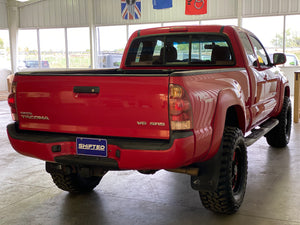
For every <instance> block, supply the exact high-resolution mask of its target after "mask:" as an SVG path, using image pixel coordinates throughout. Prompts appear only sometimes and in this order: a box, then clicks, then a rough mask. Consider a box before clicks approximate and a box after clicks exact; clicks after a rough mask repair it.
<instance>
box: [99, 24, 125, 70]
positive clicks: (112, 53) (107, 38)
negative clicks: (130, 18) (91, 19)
mask: <svg viewBox="0 0 300 225" xmlns="http://www.w3.org/2000/svg"><path fill="white" fill-rule="evenodd" d="M97 34H98V37H97V40H98V42H97V43H98V50H97V61H96V62H95V66H96V68H118V67H119V66H120V63H121V59H122V55H123V51H124V48H125V46H126V43H127V38H126V26H107V27H97Z"/></svg>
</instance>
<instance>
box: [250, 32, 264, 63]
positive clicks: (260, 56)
mask: <svg viewBox="0 0 300 225" xmlns="http://www.w3.org/2000/svg"><path fill="white" fill-rule="evenodd" d="M250 40H251V42H252V44H253V47H254V51H255V53H256V55H257V57H258V62H259V64H260V65H261V66H268V65H269V61H268V56H267V53H266V51H265V49H264V47H263V46H262V45H261V43H260V42H259V41H258V40H257V39H256V38H254V37H252V36H250Z"/></svg>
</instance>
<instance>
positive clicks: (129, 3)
mask: <svg viewBox="0 0 300 225" xmlns="http://www.w3.org/2000/svg"><path fill="white" fill-rule="evenodd" d="M121 14H122V18H123V19H124V20H134V19H139V18H140V17H141V0H121Z"/></svg>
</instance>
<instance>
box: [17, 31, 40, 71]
mask: <svg viewBox="0 0 300 225" xmlns="http://www.w3.org/2000/svg"><path fill="white" fill-rule="evenodd" d="M18 48H19V55H18V70H23V69H27V68H30V69H32V68H39V56H38V41H37V30H19V35H18Z"/></svg>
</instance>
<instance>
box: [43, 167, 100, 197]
mask: <svg viewBox="0 0 300 225" xmlns="http://www.w3.org/2000/svg"><path fill="white" fill-rule="evenodd" d="M66 171H68V169H67V170H66V169H64V168H63V169H61V170H52V171H48V172H49V173H50V175H51V177H52V179H53V182H54V183H55V184H56V186H57V187H58V188H60V189H62V190H64V191H68V192H70V193H73V194H79V193H86V192H90V191H92V190H93V189H94V188H95V187H96V186H97V185H98V184H99V182H100V180H101V179H102V176H89V177H83V176H82V175H80V174H79V172H78V171H77V170H75V172H74V171H72V173H69V172H66Z"/></svg>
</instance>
